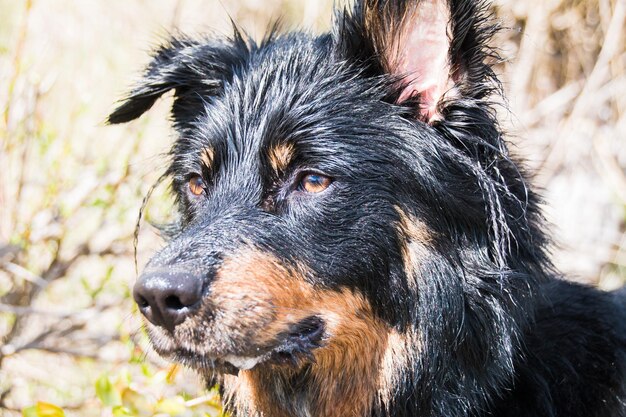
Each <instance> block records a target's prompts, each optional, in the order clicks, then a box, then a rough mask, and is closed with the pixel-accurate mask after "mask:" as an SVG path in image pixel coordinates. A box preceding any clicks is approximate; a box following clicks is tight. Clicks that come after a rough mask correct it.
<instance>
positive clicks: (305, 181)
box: [298, 174, 333, 193]
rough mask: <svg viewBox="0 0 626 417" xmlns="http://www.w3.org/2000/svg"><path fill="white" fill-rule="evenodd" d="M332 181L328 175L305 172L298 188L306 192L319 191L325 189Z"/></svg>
mask: <svg viewBox="0 0 626 417" xmlns="http://www.w3.org/2000/svg"><path fill="white" fill-rule="evenodd" d="M332 182H333V180H332V179H331V178H330V177H327V176H325V175H322V174H306V175H305V176H304V177H302V179H301V180H300V184H298V189H299V190H302V191H306V192H307V193H319V192H322V191H324V190H325V189H327V188H328V186H329V185H330V184H331V183H332Z"/></svg>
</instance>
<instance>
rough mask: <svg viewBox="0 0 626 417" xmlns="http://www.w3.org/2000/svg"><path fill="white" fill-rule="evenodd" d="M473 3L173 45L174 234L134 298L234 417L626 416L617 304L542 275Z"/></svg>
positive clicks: (163, 347)
mask: <svg viewBox="0 0 626 417" xmlns="http://www.w3.org/2000/svg"><path fill="white" fill-rule="evenodd" d="M488 9H489V8H488V5H487V4H485V3H482V2H481V1H480V0H448V1H445V0H421V1H420V2H417V1H400V0H359V1H357V4H356V6H355V7H354V9H353V10H351V11H338V12H337V14H336V20H335V23H334V28H333V30H332V32H330V33H326V34H323V35H321V36H318V37H313V36H310V35H308V34H304V33H288V34H285V35H279V34H277V33H275V31H274V32H273V33H272V34H271V35H269V36H268V37H267V38H266V39H264V40H263V41H262V42H261V43H259V44H257V43H255V42H253V41H251V40H247V39H244V38H243V37H242V35H241V34H240V33H239V32H238V31H237V30H235V34H234V37H233V38H232V39H230V40H206V39H202V40H191V39H181V38H176V39H172V40H171V41H170V43H169V44H168V45H166V46H163V47H161V48H160V49H159V50H158V51H157V52H156V54H155V55H154V59H153V61H152V62H151V63H150V65H149V66H148V68H147V70H146V72H145V75H144V78H143V80H142V81H141V83H140V84H139V85H138V86H137V87H136V88H135V89H134V90H133V91H132V92H131V93H130V95H129V97H128V98H127V99H126V100H125V102H124V103H122V104H121V105H120V107H119V108H118V109H117V110H115V111H114V112H113V114H111V115H110V117H109V121H110V122H111V123H122V122H127V121H130V120H132V119H135V118H137V117H139V116H140V115H141V114H142V113H143V112H145V111H146V110H148V109H149V108H150V107H151V106H152V104H153V103H154V102H155V100H157V98H158V97H159V96H161V95H162V94H163V93H165V92H166V91H168V90H174V91H175V96H174V97H175V99H174V105H173V110H172V115H173V123H174V126H175V128H176V130H177V133H178V139H177V140H176V143H175V144H174V147H173V149H172V152H171V156H172V161H171V165H170V167H169V170H168V171H167V174H169V176H170V177H171V179H172V189H173V191H174V193H175V195H176V198H177V201H178V207H179V210H180V221H179V222H178V223H177V224H176V225H175V227H171V228H170V229H171V236H170V240H169V243H168V245H167V246H166V247H165V248H164V249H163V250H162V251H160V252H159V253H158V254H157V255H156V256H155V257H154V258H153V259H152V260H151V261H150V263H149V265H148V266H147V268H146V270H145V272H144V273H143V275H142V276H141V277H140V278H139V280H138V282H137V284H136V286H135V290H134V297H135V300H136V301H137V303H138V304H139V306H140V310H141V311H142V313H143V314H144V315H145V316H146V318H147V319H148V321H149V322H150V323H152V324H149V325H148V326H149V330H150V334H151V337H152V340H153V344H154V347H155V349H156V350H157V351H158V352H159V353H161V354H162V355H164V356H166V357H170V358H172V359H174V360H177V361H180V362H182V363H184V364H187V365H189V366H192V367H194V368H196V369H197V370H198V371H199V372H200V373H202V374H203V375H205V376H206V378H207V381H208V382H209V383H212V382H219V383H220V386H221V387H222V389H223V394H224V400H225V403H226V406H227V408H228V409H229V410H231V411H232V412H233V413H234V414H235V415H237V416H269V417H291V416H303V417H304V416H316V417H325V416H337V417H343V416H412V417H414V416H423V417H425V416H445V417H457V416H525V417H527V416H541V417H549V416H561V417H565V416H566V417H572V416H581V417H592V416H597V417H608V416H626V405H625V401H626V314H625V310H626V308H625V303H624V297H623V296H622V297H621V298H619V299H618V296H617V295H616V294H610V293H601V292H598V291H596V290H594V289H591V288H586V287H582V286H579V285H575V284H571V283H567V282H565V281H562V280H560V279H559V277H558V275H557V274H556V273H555V272H554V271H553V269H552V267H551V265H550V263H549V261H548V259H547V256H546V251H545V248H546V237H545V236H544V233H543V232H542V219H541V216H540V214H539V213H538V203H537V200H538V199H537V197H536V195H535V194H534V193H533V192H531V191H529V190H528V187H527V182H526V181H525V179H524V175H523V172H522V171H521V168H520V166H519V165H518V164H517V163H516V162H515V160H514V158H512V157H511V156H510V155H509V153H508V151H507V145H506V142H505V141H504V139H503V138H502V132H501V130H500V129H499V127H498V123H497V121H496V119H495V111H494V106H493V105H492V104H491V103H492V99H493V98H494V96H496V97H497V94H499V91H500V88H499V84H498V81H497V79H496V77H495V76H494V73H493V71H492V68H491V66H490V65H489V62H491V61H493V59H494V58H495V54H494V52H493V50H492V49H490V48H489V46H488V41H489V40H490V38H491V37H492V35H493V33H494V31H495V27H494V26H493V25H492V24H491V23H490V19H489V17H490V16H489V13H488Z"/></svg>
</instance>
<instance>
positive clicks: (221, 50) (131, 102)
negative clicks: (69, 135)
mask: <svg viewBox="0 0 626 417" xmlns="http://www.w3.org/2000/svg"><path fill="white" fill-rule="evenodd" d="M234 46H238V48H235V47H234ZM247 51H248V49H247V46H246V44H245V42H244V40H243V38H242V37H241V35H240V34H239V32H238V31H235V36H234V38H233V40H232V44H227V43H215V42H210V41H208V40H206V41H202V40H200V41H194V40H190V39H186V38H175V37H173V38H172V39H170V41H169V42H168V43H167V44H165V45H162V46H161V47H159V48H158V49H157V50H156V51H155V52H154V53H153V55H152V61H150V63H149V64H148V65H147V67H146V69H145V70H144V74H143V77H142V78H141V79H140V81H139V82H138V83H137V85H136V86H135V87H134V88H133V89H132V90H131V91H130V93H129V94H128V96H127V97H126V98H125V99H124V100H123V101H122V103H121V104H120V105H119V106H118V107H117V108H116V109H115V110H114V111H113V113H111V114H110V115H109V117H108V118H107V122H108V123H111V124H116V123H125V122H129V121H131V120H134V119H136V118H138V117H139V116H141V115H142V114H143V113H145V112H146V111H148V110H149V109H150V108H151V107H152V106H153V105H154V103H155V102H156V100H157V99H158V98H159V97H160V96H162V95H163V94H164V93H166V92H168V91H170V90H175V98H176V100H175V102H174V108H173V112H174V118H175V121H176V120H178V119H179V118H180V117H177V109H182V108H184V107H188V106H190V105H191V104H193V103H197V102H198V103H200V104H201V101H202V98H201V96H202V97H204V99H206V98H207V97H211V96H213V95H216V94H219V92H220V91H221V89H222V80H223V79H225V78H227V76H228V74H229V73H230V71H231V70H232V67H233V66H234V65H235V63H236V62H237V61H238V60H239V59H241V57H240V56H238V53H239V54H243V53H246V52H247Z"/></svg>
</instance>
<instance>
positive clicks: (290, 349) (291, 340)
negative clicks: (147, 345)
mask: <svg viewBox="0 0 626 417" xmlns="http://www.w3.org/2000/svg"><path fill="white" fill-rule="evenodd" d="M325 333H326V325H325V322H324V320H323V319H322V318H320V317H318V316H310V317H307V318H305V319H303V320H301V321H299V322H297V323H294V324H292V325H291V326H289V329H288V330H287V331H285V332H281V333H279V334H278V335H276V336H275V337H274V338H273V343H271V344H269V345H266V346H256V345H255V344H254V341H252V340H250V341H243V342H242V343H241V344H242V345H246V344H248V343H249V345H247V346H238V347H237V351H236V352H237V353H232V352H231V353H222V354H214V353H211V352H204V349H200V348H198V349H195V348H190V347H188V346H186V347H182V346H180V345H181V343H179V342H178V341H176V340H173V341H172V342H173V343H174V344H175V345H176V347H174V348H173V349H168V350H161V349H159V348H158V345H157V344H154V346H155V349H156V350H157V352H158V353H159V354H160V355H162V356H164V357H168V358H170V359H173V360H175V361H176V362H180V363H182V364H183V365H186V366H189V367H191V368H194V369H196V370H199V371H209V372H215V373H225V374H233V375H236V374H238V373H239V371H240V370H251V369H253V368H255V367H257V366H260V365H263V366H265V365H268V366H290V367H298V366H300V365H301V364H303V363H306V362H315V356H314V351H315V350H316V349H317V348H320V347H322V346H323V345H324V341H325Z"/></svg>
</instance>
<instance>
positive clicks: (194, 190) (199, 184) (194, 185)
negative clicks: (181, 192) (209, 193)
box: [189, 175, 206, 196]
mask: <svg viewBox="0 0 626 417" xmlns="http://www.w3.org/2000/svg"><path fill="white" fill-rule="evenodd" d="M189 191H191V194H193V195H196V196H199V195H202V194H203V193H204V192H205V191H206V184H205V183H204V180H203V179H202V177H201V176H199V175H194V176H193V177H191V178H190V179H189Z"/></svg>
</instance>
